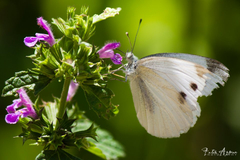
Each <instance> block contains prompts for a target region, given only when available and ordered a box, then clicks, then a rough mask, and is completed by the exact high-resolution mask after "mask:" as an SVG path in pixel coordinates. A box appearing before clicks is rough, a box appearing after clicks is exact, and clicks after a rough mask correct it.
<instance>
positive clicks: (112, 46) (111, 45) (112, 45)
mask: <svg viewBox="0 0 240 160" xmlns="http://www.w3.org/2000/svg"><path fill="white" fill-rule="evenodd" d="M119 46H120V43H108V44H106V45H105V46H103V47H102V48H101V49H100V50H99V51H98V53H103V52H105V51H107V50H113V49H116V48H118V47H119Z"/></svg>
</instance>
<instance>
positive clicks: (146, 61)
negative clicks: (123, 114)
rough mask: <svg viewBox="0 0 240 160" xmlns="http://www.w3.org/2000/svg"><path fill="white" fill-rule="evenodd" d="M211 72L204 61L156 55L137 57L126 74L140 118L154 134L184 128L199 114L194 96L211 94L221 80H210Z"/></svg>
mask: <svg viewBox="0 0 240 160" xmlns="http://www.w3.org/2000/svg"><path fill="white" fill-rule="evenodd" d="M208 75H210V76H208ZM214 76H215V73H213V72H211V71H210V70H208V69H207V68H206V67H204V66H203V65H200V64H198V63H195V62H194V63H193V62H191V61H186V60H183V59H178V58H172V57H166V56H159V55H157V56H149V57H146V58H143V59H141V60H139V61H138V63H137V66H136V69H135V72H134V74H131V75H130V76H129V77H128V78H129V80H130V87H131V91H132V95H133V100H134V105H135V109H136V112H137V117H138V119H139V122H140V123H141V125H142V126H143V127H144V128H145V129H146V130H147V131H148V133H150V134H152V135H154V136H157V137H162V138H168V137H178V136H180V133H185V132H187V131H188V130H189V128H190V127H191V126H193V125H194V124H195V122H196V120H197V116H200V112H201V109H200V107H199V105H198V103H197V98H198V97H199V96H202V95H204V94H210V93H211V91H210V90H212V89H214V88H216V87H217V84H216V82H220V80H222V79H218V81H217V80H216V79H217V78H215V81H211V80H209V78H212V77H214ZM219 77H220V76H219ZM208 81H209V83H208ZM222 81H223V80H222ZM206 85H210V86H211V87H208V89H206Z"/></svg>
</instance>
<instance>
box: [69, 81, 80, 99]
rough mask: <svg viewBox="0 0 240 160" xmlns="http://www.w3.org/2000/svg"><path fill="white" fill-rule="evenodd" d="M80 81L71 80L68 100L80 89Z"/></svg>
mask: <svg viewBox="0 0 240 160" xmlns="http://www.w3.org/2000/svg"><path fill="white" fill-rule="evenodd" d="M78 86H79V85H78V83H75V82H73V80H72V81H71V83H70V85H69V89H68V95H67V101H71V100H72V98H73V96H74V95H75V93H76V92H77V89H78Z"/></svg>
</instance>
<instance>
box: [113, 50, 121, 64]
mask: <svg viewBox="0 0 240 160" xmlns="http://www.w3.org/2000/svg"><path fill="white" fill-rule="evenodd" d="M111 60H112V62H113V63H114V64H122V56H121V55H120V54H118V53H116V54H115V55H114V57H113V58H111Z"/></svg>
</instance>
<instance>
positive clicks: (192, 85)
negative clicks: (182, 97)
mask: <svg viewBox="0 0 240 160" xmlns="http://www.w3.org/2000/svg"><path fill="white" fill-rule="evenodd" d="M190 87H191V88H192V89H193V90H194V91H196V90H197V89H198V86H197V84H196V83H191V84H190Z"/></svg>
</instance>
